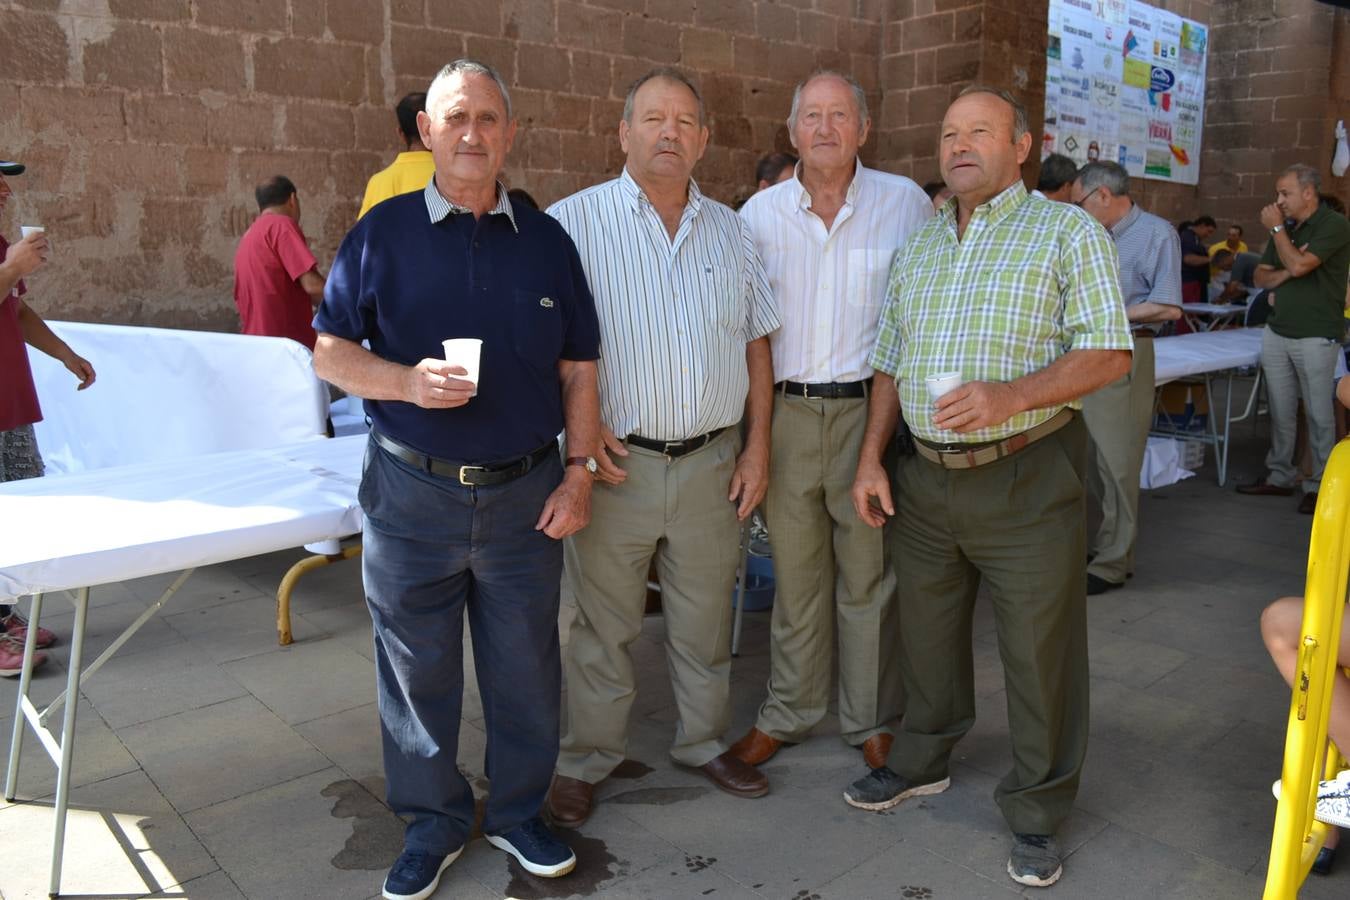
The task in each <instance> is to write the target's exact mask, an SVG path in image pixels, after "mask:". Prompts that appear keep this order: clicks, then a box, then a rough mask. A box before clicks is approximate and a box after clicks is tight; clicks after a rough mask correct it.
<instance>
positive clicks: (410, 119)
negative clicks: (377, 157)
mask: <svg viewBox="0 0 1350 900" xmlns="http://www.w3.org/2000/svg"><path fill="white" fill-rule="evenodd" d="M426 106H427V95H426V94H425V93H423V92H421V91H416V92H414V93H411V94H408V95H407V96H406V97H404V98H403V99H402V100H400V101H398V106H396V107H394V112H395V113H396V114H397V115H398V132H399V139H400V140H402V141H403V152H402V153H400V154H399V155H398V157H397V158H396V159H395V160H394V161H393V162H392V163H390V164H389V167H388V168H386V169H381V170H380V171H378V172H376V173H375V174H374V175H372V176H370V181H369V182H367V184H366V196H365V199H363V200H362V201H361V211H360V212H359V213H357V215H356V217H357V218H358V219H359V218H361V217H362V216H364V215H365V214H366V213H367V212H369V211H370V208H371V207H372V206H374V205H375V204H377V203H379V202H381V201H383V200H388V199H389V198H390V197H397V196H398V195H399V194H407V193H410V192H412V191H420V190H423V189H424V188H425V187H426V186H427V183H428V182H430V181H431V175H432V173H433V172H435V171H436V163H435V162H434V161H433V160H432V158H431V151H430V150H428V149H427V147H426V145H425V144H423V143H422V136H421V134H419V133H418V131H417V114H418V113H420V112H422V111H424V110H425V109H426Z"/></svg>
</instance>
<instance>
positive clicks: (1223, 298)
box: [1209, 250, 1247, 303]
mask: <svg viewBox="0 0 1350 900" xmlns="http://www.w3.org/2000/svg"><path fill="white" fill-rule="evenodd" d="M1211 259H1212V260H1213V262H1212V263H1211V265H1212V266H1213V269H1214V274H1213V275H1212V276H1211V277H1210V279H1209V302H1210V303H1245V302H1247V287H1246V285H1244V284H1243V283H1242V282H1241V281H1237V280H1235V279H1234V278H1233V263H1234V261H1235V260H1236V259H1237V257H1235V256H1234V255H1233V254H1232V253H1231V252H1229V251H1228V250H1216V251H1215V252H1214V256H1213V257H1211Z"/></svg>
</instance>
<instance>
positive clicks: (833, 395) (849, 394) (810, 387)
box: [774, 378, 872, 400]
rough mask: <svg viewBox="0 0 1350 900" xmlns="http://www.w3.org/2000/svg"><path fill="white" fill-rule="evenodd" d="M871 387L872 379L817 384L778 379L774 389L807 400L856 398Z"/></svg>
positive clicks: (863, 394) (863, 395)
mask: <svg viewBox="0 0 1350 900" xmlns="http://www.w3.org/2000/svg"><path fill="white" fill-rule="evenodd" d="M871 387H872V379H870V378H867V379H864V380H862V381H830V382H824V383H819V384H802V383H801V382H800V381H780V382H778V384H776V385H774V389H775V390H777V391H780V392H782V393H784V394H787V395H788V396H790V397H805V398H806V399H807V400H856V399H858V398H859V397H866V396H867V392H868V391H869V390H870V389H871Z"/></svg>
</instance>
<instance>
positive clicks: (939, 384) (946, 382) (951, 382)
mask: <svg viewBox="0 0 1350 900" xmlns="http://www.w3.org/2000/svg"><path fill="white" fill-rule="evenodd" d="M924 383H925V384H927V385H928V396H930V397H932V398H933V400H935V401H936V400H937V399H938V398H939V397H941V396H942V395H943V394H946V393H949V392H951V391H954V390H956V389H957V388H959V387H960V386H961V385H963V384H965V383H966V380H965V379H964V378H962V377H961V373H960V372H943V373H941V374H939V375H929V376H928V377H927V378H925V379H924Z"/></svg>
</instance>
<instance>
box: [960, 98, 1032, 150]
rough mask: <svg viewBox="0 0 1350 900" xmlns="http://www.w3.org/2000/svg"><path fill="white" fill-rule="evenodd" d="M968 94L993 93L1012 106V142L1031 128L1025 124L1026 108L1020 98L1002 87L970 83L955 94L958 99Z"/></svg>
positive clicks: (1020, 137)
mask: <svg viewBox="0 0 1350 900" xmlns="http://www.w3.org/2000/svg"><path fill="white" fill-rule="evenodd" d="M970 94H993V95H994V96H995V97H997V98H998V99H1000V100H1002V101H1003V102H1004V103H1006V104H1008V105H1009V106H1011V107H1012V111H1013V134H1012V139H1013V143H1017V142H1018V141H1020V140H1021V139H1022V135H1024V134H1026V133H1027V132H1028V131H1030V130H1031V128H1030V126H1028V124H1027V108H1026V107H1025V106H1023V105H1022V101H1021V100H1018V99H1017V98H1016V97H1014V96H1013V95H1012V94H1010V93H1009V92H1008V91H1005V90H1004V89H1003V88H996V87H994V86H992V85H988V84H978V83H976V84H970V85H966V86H965V87H964V88H962V89H961V93H959V94H957V95H956V97H957V99H958V100H959V99H960V98H962V97H965V96H968V95H970Z"/></svg>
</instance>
